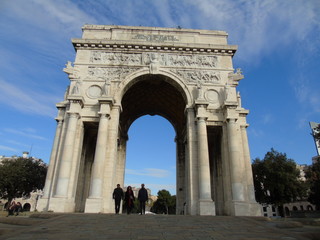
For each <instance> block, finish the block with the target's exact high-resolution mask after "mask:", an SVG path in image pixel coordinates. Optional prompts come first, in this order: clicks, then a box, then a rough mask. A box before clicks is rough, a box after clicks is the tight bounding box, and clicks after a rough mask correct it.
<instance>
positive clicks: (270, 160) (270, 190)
mask: <svg viewBox="0 0 320 240" xmlns="http://www.w3.org/2000/svg"><path fill="white" fill-rule="evenodd" d="M252 170H253V178H254V186H255V194H256V200H257V201H258V202H259V203H263V204H272V205H276V206H282V205H283V204H285V203H289V202H293V201H296V200H298V199H303V198H304V197H305V195H306V184H305V183H304V182H303V181H301V180H300V179H299V175H300V171H299V170H298V169H297V168H296V164H295V162H294V161H293V160H292V159H288V158H287V156H286V154H284V153H279V152H277V151H275V150H274V149H273V148H272V149H271V151H270V152H267V153H266V155H265V157H264V159H263V160H260V159H259V158H256V159H255V160H254V161H253V164H252Z"/></svg>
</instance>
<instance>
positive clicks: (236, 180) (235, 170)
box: [227, 119, 244, 201]
mask: <svg viewBox="0 0 320 240" xmlns="http://www.w3.org/2000/svg"><path fill="white" fill-rule="evenodd" d="M227 131H228V144H229V146H228V147H229V159H230V169H231V170H230V171H231V184H232V199H233V200H234V201H244V186H243V182H242V174H243V173H244V171H243V166H242V164H241V162H240V151H239V141H238V139H239V138H238V132H237V123H236V119H228V123H227Z"/></svg>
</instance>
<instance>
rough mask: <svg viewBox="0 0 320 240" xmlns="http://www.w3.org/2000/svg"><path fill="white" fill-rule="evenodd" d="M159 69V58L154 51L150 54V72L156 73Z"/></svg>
mask: <svg viewBox="0 0 320 240" xmlns="http://www.w3.org/2000/svg"><path fill="white" fill-rule="evenodd" d="M158 69H159V60H158V56H157V55H156V54H154V53H152V54H151V62H150V73H151V74H156V73H157V72H158Z"/></svg>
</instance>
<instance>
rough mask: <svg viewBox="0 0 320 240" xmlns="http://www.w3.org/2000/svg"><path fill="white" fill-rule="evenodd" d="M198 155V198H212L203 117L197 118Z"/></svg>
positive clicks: (206, 137)
mask: <svg viewBox="0 0 320 240" xmlns="http://www.w3.org/2000/svg"><path fill="white" fill-rule="evenodd" d="M198 157H199V180H200V181H199V193H200V200H212V199H211V184H210V165H209V151H208V136H207V125H206V121H205V118H204V117H199V118H198Z"/></svg>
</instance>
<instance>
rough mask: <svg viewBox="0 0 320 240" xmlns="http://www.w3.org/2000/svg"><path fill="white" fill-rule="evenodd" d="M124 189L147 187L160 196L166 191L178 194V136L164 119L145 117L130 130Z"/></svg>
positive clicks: (137, 120) (153, 193) (139, 119)
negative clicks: (176, 141) (159, 192)
mask: <svg viewBox="0 0 320 240" xmlns="http://www.w3.org/2000/svg"><path fill="white" fill-rule="evenodd" d="M128 135H129V138H128V143H127V154H126V168H125V178H124V179H125V181H124V186H128V185H131V186H133V187H137V188H140V184H141V183H144V184H145V185H146V187H147V188H149V189H150V190H151V194H152V195H154V196H156V195H157V193H158V191H160V190H162V189H165V190H168V191H169V192H170V193H171V195H175V194H176V166H175V165H176V162H175V151H176V149H175V143H174V138H175V132H174V129H173V127H172V125H171V124H170V123H169V122H168V121H167V120H166V119H164V118H163V117H160V116H158V115H156V116H143V117H140V118H138V119H136V120H135V121H134V123H133V124H132V125H131V127H130V129H129V133H128Z"/></svg>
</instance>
